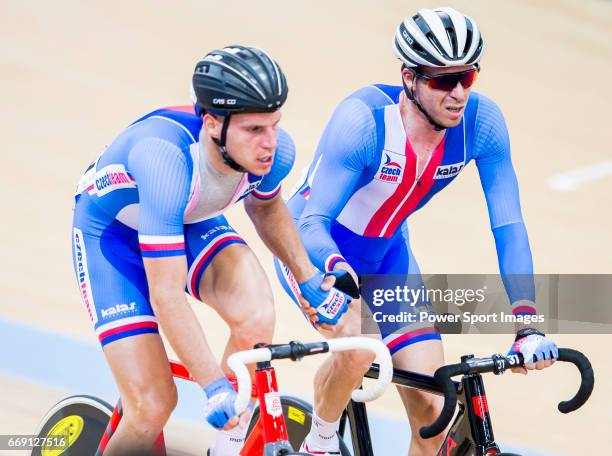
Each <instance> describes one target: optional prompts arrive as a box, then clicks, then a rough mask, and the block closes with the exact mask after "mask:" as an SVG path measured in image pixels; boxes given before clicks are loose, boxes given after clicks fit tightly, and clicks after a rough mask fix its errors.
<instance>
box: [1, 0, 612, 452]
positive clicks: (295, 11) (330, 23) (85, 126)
mask: <svg viewBox="0 0 612 456" xmlns="http://www.w3.org/2000/svg"><path fill="white" fill-rule="evenodd" d="M436 3H437V2H431V1H420V2H414V1H413V2H405V1H403V2H402V1H391V0H384V1H377V2H366V1H354V0H353V1H349V0H346V1H345V0H336V1H322V0H316V1H309V2H282V1H280V0H276V1H273V0H259V1H257V2H246V1H235V2H206V1H195V0H193V1H178V2H172V5H171V6H170V4H169V3H167V2H160V1H154V2H150V1H144V0H138V1H136V0H132V1H130V2H118V1H107V2H78V1H74V0H64V1H62V2H46V1H36V2H35V1H30V2H21V1H14V0H0V11H1V13H0V42H1V43H2V46H1V47H0V71H1V76H0V77H1V81H2V83H1V85H0V94H1V100H2V108H1V111H0V113H1V114H0V116H1V120H2V125H3V127H2V135H1V138H2V141H3V143H4V145H3V146H2V151H1V152H0V157H1V159H2V167H1V171H0V172H1V173H2V178H1V179H0V182H1V184H0V185H1V187H0V189H1V191H0V201H1V202H2V212H3V213H4V214H5V215H4V217H3V222H2V223H1V224H0V233H1V234H0V239H2V252H3V257H4V261H3V262H2V266H0V267H1V268H2V269H1V274H0V277H1V278H0V283H1V290H2V297H1V299H0V319H7V320H11V321H15V322H20V323H24V324H27V325H30V326H32V327H34V328H41V329H45V330H49V331H53V332H56V333H59V334H63V335H65V336H70V337H73V338H76V339H80V340H84V341H88V342H94V334H93V331H92V330H91V327H90V322H89V320H88V317H87V315H86V312H85V311H84V309H83V308H82V307H81V303H80V299H79V296H78V293H77V289H76V287H75V284H74V278H73V272H72V268H71V260H70V224H71V205H72V201H71V198H72V191H73V189H74V187H75V184H76V182H77V180H78V177H79V175H80V173H81V171H82V170H83V168H84V167H85V166H86V165H87V164H88V163H89V161H90V160H91V159H92V158H94V157H95V156H96V155H97V154H98V153H99V152H100V150H101V149H102V148H103V147H104V146H105V145H106V144H108V143H109V142H110V141H111V140H112V139H113V137H114V136H115V135H116V134H117V133H118V132H119V131H120V130H121V129H122V128H123V127H124V126H126V125H127V124H129V123H130V122H131V121H133V120H134V119H136V118H137V117H139V116H140V115H142V114H144V113H146V112H148V111H150V110H152V109H155V108H157V107H161V106H168V105H176V104H186V103H188V102H189V100H188V86H189V79H190V76H191V71H192V68H193V65H194V62H195V60H196V59H197V58H198V57H200V56H201V55H203V54H204V53H205V52H206V51H207V50H210V49H212V48H216V47H221V46H223V45H227V44H234V43H240V44H252V45H257V46H260V47H262V48H264V49H266V50H267V51H269V53H270V54H271V55H272V56H274V58H275V59H277V60H278V61H279V62H280V63H281V65H282V67H283V69H284V70H285V72H286V74H287V77H288V81H289V85H290V96H289V101H288V103H287V105H286V108H285V109H284V111H283V122H282V123H283V126H284V128H286V129H287V130H288V131H289V133H290V134H291V135H292V136H293V138H294V140H295V142H296V144H297V147H298V157H297V162H296V165H295V167H294V169H293V171H292V173H291V175H290V176H289V177H288V178H287V180H286V182H287V184H286V185H285V194H286V192H287V191H288V190H289V189H290V188H291V186H292V185H293V183H294V182H295V181H296V179H297V177H298V176H299V172H300V170H301V169H302V167H303V166H305V165H306V164H308V163H309V161H310V159H311V157H312V154H313V151H314V148H315V147H316V144H317V141H318V138H319V136H320V134H321V132H322V130H323V127H324V125H325V123H326V121H327V120H328V119H329V117H330V115H331V112H332V110H333V109H334V107H335V105H336V104H337V103H338V102H339V101H340V100H341V99H342V98H343V97H344V96H346V95H347V94H348V93H350V92H352V91H353V90H355V89H357V88H359V87H361V86H363V85H365V84H368V83H373V82H385V83H392V84H397V83H399V67H400V64H399V63H398V61H397V60H396V59H395V57H394V56H393V54H392V51H391V45H390V42H391V38H392V35H393V33H394V29H395V27H396V26H397V24H398V23H399V21H400V20H401V19H402V18H403V17H404V16H405V15H406V14H409V13H410V14H411V13H412V12H413V11H415V10H416V9H417V8H419V7H421V6H429V7H433V6H437V5H436ZM445 3H448V4H450V5H451V6H454V7H456V8H458V9H460V10H461V11H464V12H466V13H468V14H470V15H472V16H473V17H474V18H475V19H476V20H477V21H478V23H479V25H480V28H481V29H482V32H483V34H484V36H485V39H486V53H485V58H484V62H483V71H482V73H481V77H480V79H479V81H478V84H477V86H476V90H478V91H480V92H482V93H485V94H487V95H488V96H489V97H491V98H493V99H494V100H496V102H497V103H498V104H499V105H500V106H501V108H502V110H503V112H504V113H505V116H506V120H507V123H508V126H509V129H510V134H511V139H512V148H513V160H514V164H515V167H516V170H517V174H518V178H519V182H520V189H521V196H522V207H523V213H524V217H525V221H526V224H527V228H528V231H529V235H530V240H531V246H532V250H533V256H534V261H535V267H536V271H537V272H540V273H609V272H612V256H611V255H610V253H611V250H610V241H611V237H612V236H611V235H610V228H611V226H612V215H611V212H610V210H609V208H610V197H611V196H612V178H610V177H608V178H605V177H604V178H600V179H597V180H592V181H588V182H584V183H583V184H582V185H579V186H578V187H576V189H575V190H574V191H571V192H564V193H562V192H558V191H555V190H553V189H552V188H551V187H550V186H549V185H548V184H547V182H548V179H549V178H550V177H551V176H554V175H556V174H558V173H564V172H568V171H571V170H574V169H576V168H580V167H582V166H590V165H596V164H597V163H601V162H604V161H606V160H608V159H609V144H610V141H611V140H612V134H611V133H610V131H611V130H610V128H609V127H608V125H607V123H608V122H609V120H610V102H611V101H612V96H611V95H612V89H611V86H610V74H611V72H610V70H611V67H610V62H611V61H612V44H611V43H612V4H611V3H610V2H609V1H603V0H590V1H583V2H573V1H570V0H540V1H538V2H535V1H532V2H529V1H519V0H513V1H508V2H501V1H484V0H483V1H469V2H467V1H447V2H445ZM466 201H470V202H469V203H467V204H466ZM229 218H230V221H231V222H232V224H233V225H234V226H235V227H236V228H237V229H238V230H239V231H240V233H242V234H243V235H244V236H245V237H246V238H247V240H248V241H249V243H250V245H251V246H252V247H253V248H254V249H255V251H256V252H257V254H258V255H259V257H260V259H261V262H262V264H263V265H264V267H265V268H266V270H267V272H268V274H269V277H270V279H271V282H272V285H273V287H274V291H275V296H276V305H277V313H278V325H277V330H276V340H277V341H288V340H290V339H293V338H296V337H299V338H301V339H303V340H313V339H316V338H317V334H316V333H314V331H312V330H311V329H309V327H308V326H307V325H306V324H304V321H303V320H302V318H301V316H300V315H299V314H298V312H297V311H296V310H295V309H294V307H293V305H292V304H290V303H289V302H288V301H287V299H286V297H285V295H284V293H283V292H282V290H281V289H280V286H279V285H278V283H277V281H276V279H275V277H274V275H273V269H272V267H271V258H270V255H269V254H268V253H267V252H266V251H265V248H263V247H262V245H261V243H260V242H259V241H258V239H257V238H256V236H255V235H254V230H252V228H251V226H250V224H249V222H248V220H247V218H246V217H245V214H244V212H243V210H242V208H241V207H235V208H233V209H232V210H231V212H230V214H229ZM411 230H412V232H411V237H412V241H413V248H414V250H415V254H416V257H417V259H418V260H419V263H420V266H421V269H422V270H423V271H425V272H446V273H453V272H454V273H484V272H490V273H495V272H496V271H497V263H496V257H495V249H494V246H493V239H492V236H491V234H490V231H489V225H488V217H487V214H486V207H485V203H484V198H483V196H482V191H481V189H480V184H479V181H478V178H477V173H476V172H475V167H474V166H470V167H469V169H468V170H466V171H465V172H464V173H463V175H462V176H461V178H460V179H459V180H458V182H456V183H454V184H453V186H452V191H447V192H443V193H442V194H441V195H439V196H438V197H437V198H436V199H435V200H434V201H433V202H432V203H431V204H430V205H429V206H428V207H427V208H426V209H424V210H423V211H421V212H419V213H418V214H416V215H415V216H414V217H412V219H411ZM448 233H453V235H452V236H449V235H448ZM576 305H584V306H586V305H588V303H587V302H583V303H581V302H577V303H576ZM195 307H196V308H197V309H198V310H197V312H198V316H199V318H200V319H201V321H202V324H203V326H204V328H205V330H206V333H207V335H208V338H209V340H210V341H211V342H212V344H213V345H214V347H215V348H216V349H218V350H219V352H220V350H221V347H222V345H223V341H224V338H225V336H226V331H225V330H224V329H223V328H221V329H219V328H220V325H218V322H219V320H218V319H217V317H216V316H215V315H214V314H212V313H211V312H210V311H209V310H208V309H206V308H204V306H203V305H198V304H195ZM556 339H557V341H558V343H559V345H562V346H571V347H575V348H577V349H580V350H583V351H584V352H585V353H587V354H588V355H589V356H590V358H591V360H592V362H593V365H594V367H595V371H596V375H597V384H596V385H597V386H596V390H595V393H594V395H593V397H592V399H591V401H590V402H589V404H588V405H587V406H586V407H585V408H584V409H583V410H580V411H578V412H577V413H574V414H570V415H568V416H562V415H560V414H559V413H558V412H557V411H556V408H555V405H556V402H557V401H558V400H559V399H566V398H567V396H569V395H570V394H573V392H574V388H575V387H576V386H577V385H576V382H577V375H575V373H574V372H573V370H572V369H571V368H569V367H566V366H557V367H555V368H554V369H550V370H548V371H546V372H544V373H538V374H532V375H529V376H528V377H526V378H525V377H522V376H514V375H506V376H504V377H502V378H495V379H491V380H490V381H488V383H487V388H488V392H489V403H490V406H491V410H492V411H493V419H494V424H495V431H496V436H497V437H498V438H499V439H500V440H502V441H508V442H513V443H516V444H518V445H520V446H522V447H528V448H533V449H537V450H538V451H544V452H546V453H548V454H565V455H570V454H571V455H582V454H587V453H588V454H593V453H597V454H603V453H606V452H607V451H606V450H602V448H603V445H604V444H605V442H606V441H608V438H607V437H609V436H608V435H606V434H605V432H609V429H610V423H611V422H612V407H611V405H612V403H611V402H612V401H610V399H609V396H608V394H609V391H610V386H611V384H612V381H610V376H611V375H612V367H611V363H610V356H609V355H606V353H607V348H608V346H607V344H609V343H611V342H612V337H611V336H609V335H605V336H602V335H598V336H572V335H564V336H558V337H556ZM445 341H446V343H445V345H446V350H447V359H448V360H449V361H453V362H454V361H455V360H457V357H458V355H459V354H462V353H466V352H475V353H477V354H481V355H485V354H490V353H494V352H499V351H503V350H505V349H506V348H507V346H508V344H509V342H510V340H509V337H508V336H506V337H503V336H496V337H493V336H475V335H471V336H453V337H446V338H445ZM0 345H2V346H3V348H4V349H5V350H6V349H7V347H10V350H11V351H18V350H19V349H20V347H19V346H14V345H11V340H8V339H7V338H4V337H3V334H1V333H0ZM35 362H37V360H36V359H32V363H35ZM3 363H4V361H3V360H2V359H0V364H3ZM316 365H317V361H315V360H311V361H308V362H305V363H304V364H302V365H300V369H299V371H298V370H297V369H294V366H289V367H287V366H280V367H279V370H280V376H281V379H282V380H281V383H282V386H283V387H284V388H285V389H287V390H290V391H293V392H296V393H301V394H304V395H309V394H311V393H310V391H311V384H310V381H305V380H304V378H305V375H304V373H305V372H313V371H314V369H315V367H316ZM59 368H61V363H60V362H58V369H59ZM29 380H31V381H32V383H30V382H29V381H24V380H23V379H19V380H18V379H17V378H15V377H12V376H10V375H0V434H27V433H31V432H33V431H34V428H35V427H36V425H37V423H38V420H39V419H40V418H41V416H42V415H43V414H44V412H45V411H46V410H47V409H48V408H49V407H50V406H51V405H52V403H54V402H55V401H57V400H58V399H59V398H60V397H62V396H63V395H65V394H66V392H65V391H59V390H56V389H49V388H47V387H45V386H44V385H43V384H42V383H44V378H42V379H41V378H37V379H29ZM373 407H374V408H375V409H376V410H377V411H378V412H379V413H381V414H386V415H389V416H391V417H397V418H398V419H399V418H403V411H402V409H401V407H400V405H399V404H398V398H397V395H396V393H395V392H394V391H393V392H389V393H387V394H386V396H385V397H384V398H383V399H382V400H380V401H379V402H378V403H377V404H375V405H374V406H373ZM181 426H182V425H175V428H176V429H177V430H176V435H177V438H176V443H175V446H176V447H182V448H191V447H189V445H193V442H192V441H190V438H189V437H188V434H187V431H188V430H189V428H188V427H186V426H187V425H185V426H183V427H181ZM199 453H200V454H202V450H200V452H199ZM9 454H15V453H14V452H10V453H9Z"/></svg>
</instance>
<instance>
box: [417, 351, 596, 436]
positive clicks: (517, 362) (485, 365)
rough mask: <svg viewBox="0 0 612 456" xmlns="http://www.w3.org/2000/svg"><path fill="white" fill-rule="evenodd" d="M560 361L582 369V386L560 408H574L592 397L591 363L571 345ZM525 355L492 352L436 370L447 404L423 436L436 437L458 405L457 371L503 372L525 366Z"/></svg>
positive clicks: (422, 431)
mask: <svg viewBox="0 0 612 456" xmlns="http://www.w3.org/2000/svg"><path fill="white" fill-rule="evenodd" d="M557 360H558V361H565V362H569V363H572V364H574V365H575V366H576V367H577V368H578V370H579V371H580V376H581V382H580V388H579V389H578V392H577V393H576V395H575V396H574V397H573V398H571V399H570V400H568V401H563V402H560V403H559V405H558V409H559V411H560V412H562V413H569V412H573V411H574V410H576V409H578V408H580V407H581V406H582V405H584V403H585V402H586V401H587V400H588V399H589V397H590V395H591V393H592V392H593V385H594V382H595V379H594V374H593V368H592V366H591V363H590V362H589V360H588V359H587V357H586V356H584V355H583V354H582V353H580V352H579V351H576V350H572V349H569V348H560V349H559V357H558V358H557ZM523 364H524V361H523V355H521V354H519V355H515V356H509V357H506V356H502V355H493V356H491V357H490V358H471V359H465V360H464V361H463V362H461V363H459V364H451V365H448V366H442V367H441V368H439V369H438V370H437V371H436V373H435V374H434V379H435V380H436V382H438V384H439V385H440V387H441V388H442V391H443V392H444V406H443V407H442V411H441V413H440V415H439V416H438V418H437V419H436V420H435V421H434V422H433V423H432V424H431V425H429V426H423V427H422V428H421V429H420V430H419V434H420V436H421V437H422V438H424V439H429V438H431V437H434V436H436V435H438V434H440V433H441V432H443V431H444V430H445V429H446V427H447V426H448V424H449V423H450V421H451V420H452V419H453V416H454V414H455V408H456V407H457V387H456V386H455V384H454V382H453V381H452V380H451V378H452V377H454V376H455V375H466V374H479V373H486V372H494V373H495V374H501V373H503V372H504V371H505V370H506V369H509V368H512V367H520V366H523Z"/></svg>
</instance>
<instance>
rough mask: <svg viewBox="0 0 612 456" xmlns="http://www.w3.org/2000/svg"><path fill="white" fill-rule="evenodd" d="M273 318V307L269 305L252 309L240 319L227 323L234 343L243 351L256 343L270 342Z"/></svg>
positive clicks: (272, 332) (272, 331)
mask: <svg viewBox="0 0 612 456" xmlns="http://www.w3.org/2000/svg"><path fill="white" fill-rule="evenodd" d="M275 318H276V317H275V313H274V307H273V306H272V305H270V306H261V307H257V308H253V309H251V312H248V313H247V314H244V315H243V316H242V317H241V318H236V319H233V320H232V321H228V324H229V326H230V330H231V333H232V338H233V339H234V342H235V343H236V344H237V345H239V346H240V347H241V348H244V349H247V348H252V347H253V345H254V344H256V343H258V342H271V341H272V336H273V335H274V323H275Z"/></svg>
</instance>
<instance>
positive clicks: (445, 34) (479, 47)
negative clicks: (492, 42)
mask: <svg viewBox="0 0 612 456" xmlns="http://www.w3.org/2000/svg"><path fill="white" fill-rule="evenodd" d="M483 47H484V43H483V41H482V36H481V35H480V31H479V30H478V26H477V25H476V22H474V20H473V19H472V18H471V17H469V16H465V15H464V14H461V13H460V12H459V11H457V10H454V9H452V8H448V7H444V8H437V9H434V10H430V9H420V10H419V12H418V13H417V14H416V15H414V16H408V17H406V18H405V19H404V20H403V21H402V23H401V24H400V25H399V26H398V28H397V32H396V33H395V39H394V40H393V51H394V52H395V55H396V56H397V58H398V59H400V60H401V61H402V62H404V64H405V65H406V66H407V67H409V68H414V67H418V66H426V67H453V66H462V65H473V64H476V63H478V62H479V61H480V58H481V57H482V51H483Z"/></svg>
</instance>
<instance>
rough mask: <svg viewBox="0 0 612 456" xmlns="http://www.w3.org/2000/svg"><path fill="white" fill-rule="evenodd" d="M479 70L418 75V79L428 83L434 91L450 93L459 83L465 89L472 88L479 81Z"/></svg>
mask: <svg viewBox="0 0 612 456" xmlns="http://www.w3.org/2000/svg"><path fill="white" fill-rule="evenodd" d="M479 71H480V69H479V68H474V69H472V70H467V71H461V72H459V73H443V74H434V75H427V74H423V73H417V77H419V78H421V79H423V80H425V81H427V87H429V88H430V89H434V90H444V91H445V92H450V91H451V90H453V89H454V88H455V87H457V84H458V83H461V85H462V86H463V88H464V89H467V88H469V87H472V85H473V84H474V83H475V82H476V79H478V72H479Z"/></svg>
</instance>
